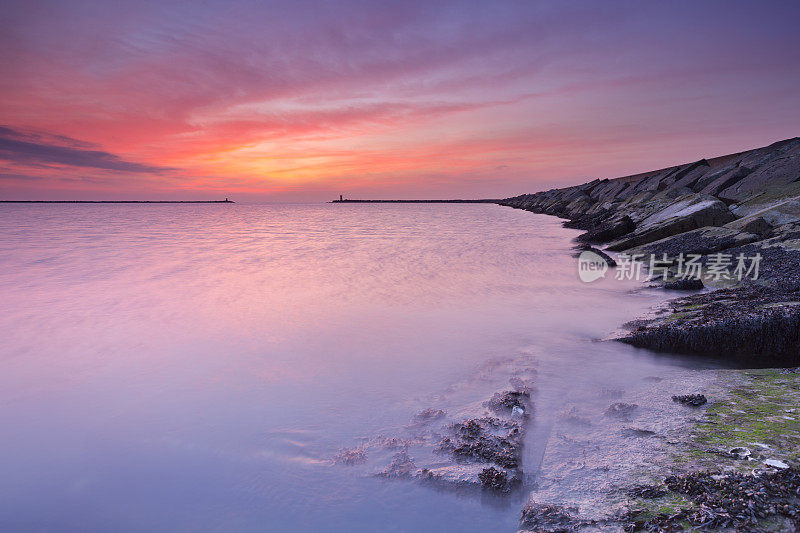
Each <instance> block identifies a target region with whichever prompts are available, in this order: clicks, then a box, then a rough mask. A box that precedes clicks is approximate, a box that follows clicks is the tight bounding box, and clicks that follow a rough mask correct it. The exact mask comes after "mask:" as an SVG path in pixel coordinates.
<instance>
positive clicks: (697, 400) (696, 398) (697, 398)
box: [672, 394, 708, 407]
mask: <svg viewBox="0 0 800 533" xmlns="http://www.w3.org/2000/svg"><path fill="white" fill-rule="evenodd" d="M672 401H673V402H678V403H682V404H683V405H690V406H692V407H700V406H701V405H704V404H705V403H706V402H708V399H707V398H706V397H705V395H703V394H683V395H680V396H673V397H672Z"/></svg>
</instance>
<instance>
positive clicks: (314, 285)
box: [0, 204, 673, 532]
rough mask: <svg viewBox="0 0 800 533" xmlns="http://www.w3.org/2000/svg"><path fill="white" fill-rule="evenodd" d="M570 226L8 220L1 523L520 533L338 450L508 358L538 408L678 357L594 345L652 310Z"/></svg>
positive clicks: (317, 214)
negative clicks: (585, 259)
mask: <svg viewBox="0 0 800 533" xmlns="http://www.w3.org/2000/svg"><path fill="white" fill-rule="evenodd" d="M576 234H577V232H575V231H572V230H567V229H563V228H561V226H560V223H559V221H558V220H556V219H554V218H551V217H545V216H539V215H533V214H530V213H526V212H523V211H518V210H512V209H509V208H503V207H499V206H494V205H429V204H421V205H414V204H407V205H390V204H376V205H346V204H342V205H335V204H327V205H242V204H234V205H202V204H198V205H148V204H141V205H69V204H66V205H2V206H0V301H2V314H0V335H2V344H1V345H0V427H2V438H1V439H0V529H2V530H3V531H11V530H14V531H17V530H19V531H30V530H36V531H41V530H44V531H48V530H52V531H115V532H121V531H178V530H181V531H184V530H192V531H348V532H349V531H378V530H380V531H445V530H457V531H462V532H465V531H515V530H516V526H517V520H518V518H519V511H520V507H521V502H520V500H519V498H517V499H516V500H515V499H514V498H509V499H506V500H502V499H495V498H481V497H476V496H474V495H464V494H459V493H458V492H452V491H446V490H433V489H432V488H430V487H425V486H422V485H419V484H416V483H412V482H401V481H386V480H382V479H378V478H375V477H373V476H370V475H363V472H359V471H355V470H353V469H350V468H348V467H346V466H342V465H333V464H331V461H330V459H331V457H333V456H334V455H335V453H336V452H337V450H339V449H340V448H342V447H345V446H350V445H352V444H353V443H354V442H357V440H358V439H359V438H361V437H363V436H369V435H376V434H381V433H384V434H395V433H399V432H402V427H403V425H404V424H407V423H408V421H409V419H410V418H411V417H412V416H413V414H414V413H415V412H417V411H419V410H420V409H422V408H425V407H428V406H429V405H431V402H432V401H433V400H436V399H438V401H440V402H444V403H446V402H448V401H455V400H452V399H450V400H448V399H447V398H445V396H444V395H443V394H442V391H445V390H450V391H452V390H453V389H454V387H456V388H458V387H460V388H459V398H460V399H464V398H471V399H472V400H473V401H478V400H482V399H485V397H486V396H485V395H486V394H488V393H489V392H491V391H492V390H498V389H497V387H501V386H502V385H503V380H504V379H505V378H506V377H507V376H502V375H497V376H494V375H492V373H491V372H484V373H483V374H482V375H481V376H482V377H481V379H479V380H475V379H471V376H473V377H474V376H475V375H476V372H483V371H482V370H481V369H486V368H491V364H490V363H491V361H496V360H502V358H504V357H507V356H509V355H511V354H516V353H519V352H520V351H521V350H523V351H525V352H526V353H531V354H533V355H534V356H535V357H536V358H538V359H539V360H540V362H541V365H542V367H543V370H544V372H543V374H542V375H543V376H550V377H549V378H543V379H542V383H540V384H539V388H540V392H541V394H542V395H543V396H542V397H543V398H544V397H546V396H547V394H548V391H549V394H550V396H551V397H553V396H559V395H561V394H569V390H568V389H570V387H572V388H574V390H581V389H582V388H583V387H586V386H590V385H591V386H594V385H596V386H602V385H605V384H606V382H609V383H612V382H615V381H619V380H624V379H626V378H627V377H628V376H631V375H643V374H646V373H648V372H653V369H657V368H660V367H662V366H664V365H670V364H673V363H672V362H670V361H668V360H662V359H659V358H654V357H651V356H649V355H647V354H643V353H642V352H640V351H637V350H634V349H632V348H630V347H627V346H624V345H620V344H616V343H596V342H592V339H595V338H598V337H602V336H604V335H606V334H607V333H608V332H609V331H610V330H612V329H614V328H615V327H617V326H619V325H620V324H621V323H622V322H624V321H626V320H629V319H631V318H634V317H635V316H637V315H638V314H641V313H642V312H643V311H644V310H646V309H647V308H648V306H650V305H651V304H653V303H654V302H655V301H657V298H658V297H657V296H655V295H652V294H649V293H647V292H635V293H631V292H630V289H631V288H632V287H631V286H630V285H624V284H622V283H617V282H600V283H596V284H583V283H581V282H580V281H578V278H577V272H576V264H575V259H574V258H573V257H571V255H570V253H569V247H570V238H571V237H573V236H574V235H576ZM487 364H488V366H487ZM565 378H568V379H565Z"/></svg>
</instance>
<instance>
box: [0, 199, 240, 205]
mask: <svg viewBox="0 0 800 533" xmlns="http://www.w3.org/2000/svg"><path fill="white" fill-rule="evenodd" d="M233 203H235V202H234V201H233V200H228V199H227V198H225V199H224V200H0V204H233Z"/></svg>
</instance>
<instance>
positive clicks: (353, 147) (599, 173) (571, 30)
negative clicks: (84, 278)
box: [0, 0, 800, 202]
mask: <svg viewBox="0 0 800 533" xmlns="http://www.w3.org/2000/svg"><path fill="white" fill-rule="evenodd" d="M798 20H800V3H798V2H794V1H790V0H786V1H762V2H738V1H734V0H726V1H719V2H712V1H708V2H703V1H696V0H695V1H691V2H683V1H679V0H676V1H670V2H656V1H630V2H627V1H615V0H604V1H586V2H573V1H566V0H559V1H550V2H537V1H532V0H527V1H520V2H494V1H492V2H489V1H464V2H446V1H419V0H405V1H399V2H383V1H377V0H371V1H349V0H342V1H335V2H334V1H330V2H305V1H303V0H294V1H286V2H265V1H258V2H240V1H236V0H225V1H214V0H206V1H194V2H186V1H184V2H177V1H170V0H161V1H158V2H145V1H141V0H139V1H135V2H126V1H124V0H122V1H114V2H108V1H102V2H83V1H59V2H44V1H37V0H23V1H13V0H3V2H2V3H0V25H2V28H3V30H2V31H1V32H0V50H2V54H0V199H49V200H58V199H90V200H91V199H94V200H96V199H217V198H222V197H230V198H231V199H234V200H238V201H268V202H270V201H274V202H307V201H325V200H330V199H332V198H334V197H338V195H339V194H343V195H345V197H350V198H378V199H379V198H401V199H410V198H502V197H508V196H513V195H516V194H522V193H528V192H535V191H538V190H543V189H548V188H551V187H556V186H566V185H571V184H576V183H581V182H584V181H588V180H590V179H594V178H595V177H600V178H603V177H615V176H623V175H627V174H634V173H638V172H643V171H647V170H653V169H657V168H662V167H666V166H671V165H674V164H678V163H683V162H689V161H694V160H697V159H699V158H701V157H712V156H716V155H722V154H726V153H731V152H737V151H741V150H745V149H749V148H754V147H758V146H764V145H767V144H770V143H772V142H774V141H777V140H781V139H785V138H789V137H795V136H798V135H800V90H798V87H800V32H798V31H797V21H798Z"/></svg>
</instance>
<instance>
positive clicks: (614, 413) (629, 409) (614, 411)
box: [606, 402, 639, 418]
mask: <svg viewBox="0 0 800 533" xmlns="http://www.w3.org/2000/svg"><path fill="white" fill-rule="evenodd" d="M638 408H639V406H638V405H636V404H635V403H624V402H617V403H614V404H611V405H610V406H609V407H608V409H606V416H610V417H613V418H630V417H631V416H633V414H634V412H635V411H636V409H638Z"/></svg>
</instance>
